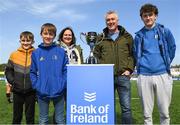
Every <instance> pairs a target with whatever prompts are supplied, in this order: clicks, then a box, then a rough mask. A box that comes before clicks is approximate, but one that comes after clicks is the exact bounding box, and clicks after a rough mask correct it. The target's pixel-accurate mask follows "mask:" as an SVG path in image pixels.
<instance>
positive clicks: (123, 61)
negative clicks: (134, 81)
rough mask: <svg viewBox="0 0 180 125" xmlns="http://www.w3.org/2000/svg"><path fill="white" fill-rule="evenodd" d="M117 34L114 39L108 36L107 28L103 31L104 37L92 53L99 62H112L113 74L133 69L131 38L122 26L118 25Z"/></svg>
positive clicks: (116, 74)
mask: <svg viewBox="0 0 180 125" xmlns="http://www.w3.org/2000/svg"><path fill="white" fill-rule="evenodd" d="M118 29H119V35H118V37H117V39H116V40H115V41H113V40H112V39H111V38H109V37H108V28H107V27H106V28H105V29H104V30H103V32H104V34H105V38H104V40H103V41H102V42H100V43H99V44H97V45H96V46H95V50H94V55H95V56H96V58H97V59H98V62H99V63H101V64H114V75H115V76H118V75H121V74H122V73H123V72H124V71H126V70H128V71H130V72H131V73H132V72H133V70H134V59H133V53H132V46H133V38H132V36H131V35H130V34H129V33H128V32H127V31H126V30H125V29H124V28H123V27H122V26H118Z"/></svg>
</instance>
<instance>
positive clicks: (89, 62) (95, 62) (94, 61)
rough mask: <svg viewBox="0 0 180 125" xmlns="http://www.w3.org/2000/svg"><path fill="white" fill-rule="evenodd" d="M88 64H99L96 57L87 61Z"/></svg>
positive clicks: (91, 57) (90, 57)
mask: <svg viewBox="0 0 180 125" xmlns="http://www.w3.org/2000/svg"><path fill="white" fill-rule="evenodd" d="M86 64H97V59H96V57H94V56H89V57H88V58H87V59H86Z"/></svg>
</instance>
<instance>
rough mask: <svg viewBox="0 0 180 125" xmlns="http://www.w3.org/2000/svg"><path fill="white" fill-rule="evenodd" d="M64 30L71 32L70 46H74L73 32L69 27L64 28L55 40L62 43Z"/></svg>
mask: <svg viewBox="0 0 180 125" xmlns="http://www.w3.org/2000/svg"><path fill="white" fill-rule="evenodd" d="M66 30H70V31H71V32H72V42H71V44H75V43H76V37H75V35H74V32H73V30H72V28H71V27H66V28H64V29H63V30H62V31H61V32H60V33H59V35H58V39H57V40H58V41H59V42H63V41H62V38H63V35H64V32H65V31H66Z"/></svg>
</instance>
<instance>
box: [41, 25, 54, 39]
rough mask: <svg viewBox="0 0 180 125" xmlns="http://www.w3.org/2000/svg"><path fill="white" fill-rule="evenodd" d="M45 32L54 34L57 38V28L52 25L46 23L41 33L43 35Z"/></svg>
mask: <svg viewBox="0 0 180 125" xmlns="http://www.w3.org/2000/svg"><path fill="white" fill-rule="evenodd" d="M44 30H47V31H48V32H50V33H53V34H54V37H55V36H56V31H57V29H56V26H55V25H54V24H52V23H45V24H43V25H42V26H41V32H40V34H41V35H42V32H43V31H44Z"/></svg>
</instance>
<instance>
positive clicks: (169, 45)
mask: <svg viewBox="0 0 180 125" xmlns="http://www.w3.org/2000/svg"><path fill="white" fill-rule="evenodd" d="M144 28H145V27H143V28H142V29H141V30H140V31H138V32H136V36H135V40H134V45H133V51H134V52H133V53H134V57H135V60H136V68H137V73H138V74H140V64H139V63H140V59H141V57H142V54H143V41H144ZM155 28H156V29H155V30H156V32H157V34H158V36H157V37H158V44H159V49H160V53H161V56H162V57H163V60H164V63H165V66H166V70H167V72H168V73H169V74H170V64H171V62H172V60H173V59H174V57H175V51H176V45H175V39H174V37H173V35H172V33H171V32H170V30H169V29H167V28H165V27H164V26H163V25H161V24H158V23H156V26H155Z"/></svg>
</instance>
